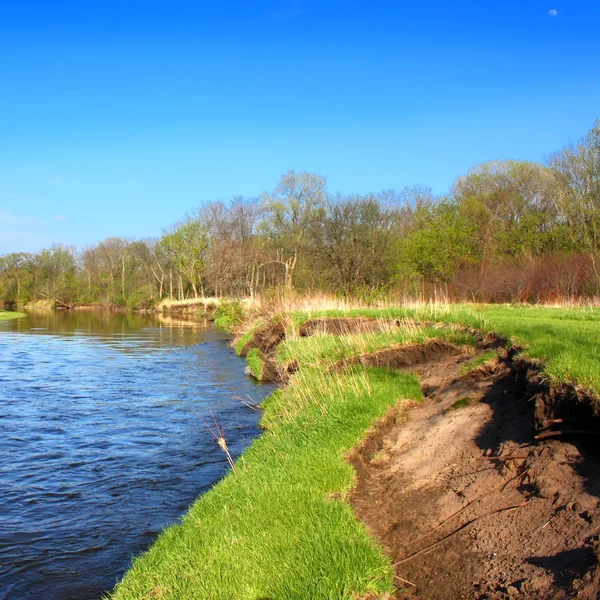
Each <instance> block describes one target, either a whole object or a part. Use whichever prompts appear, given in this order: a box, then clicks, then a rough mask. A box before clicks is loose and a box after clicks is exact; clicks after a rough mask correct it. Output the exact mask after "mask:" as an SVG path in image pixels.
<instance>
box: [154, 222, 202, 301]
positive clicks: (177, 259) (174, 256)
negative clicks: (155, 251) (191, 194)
mask: <svg viewBox="0 0 600 600" xmlns="http://www.w3.org/2000/svg"><path fill="white" fill-rule="evenodd" d="M158 245H159V250H160V251H162V252H164V254H166V255H167V256H168V257H169V259H170V260H171V262H172V264H173V266H174V267H175V269H177V271H178V272H179V274H180V276H182V277H185V278H186V279H187V281H188V282H189V284H190V286H191V287H192V291H193V293H194V298H197V297H198V288H199V287H200V289H201V291H202V294H203V295H204V287H203V282H202V275H203V269H204V265H205V253H206V248H207V245H208V238H207V232H206V227H205V226H204V224H203V223H202V222H201V221H200V219H197V218H192V217H188V218H187V219H185V220H184V221H182V222H181V223H179V224H178V225H176V226H175V228H174V229H173V230H172V231H171V232H170V233H167V234H165V235H163V237H162V238H161V239H160V241H159V243H158ZM179 290H180V292H179V297H180V299H183V283H182V280H181V278H180V286H179Z"/></svg>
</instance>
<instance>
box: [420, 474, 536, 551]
mask: <svg viewBox="0 0 600 600" xmlns="http://www.w3.org/2000/svg"><path fill="white" fill-rule="evenodd" d="M526 473H527V471H524V472H523V473H520V474H519V475H515V476H514V477H511V478H510V479H509V480H508V481H505V482H502V484H501V485H499V486H497V487H495V488H494V489H493V490H491V491H489V492H484V493H482V494H479V496H476V497H475V498H473V500H470V501H469V502H467V503H466V504H465V505H464V506H463V507H462V508H459V509H458V510H457V511H456V512H455V513H452V514H451V515H450V516H449V517H447V518H446V519H444V520H443V521H442V522H441V523H440V524H439V525H437V526H436V527H434V528H433V529H432V530H431V531H430V532H429V533H426V534H425V535H422V536H421V537H420V538H418V539H417V540H415V543H416V542H420V541H421V540H424V539H425V538H428V537H429V536H430V535H432V534H434V533H435V532H436V531H438V530H440V529H441V528H442V527H443V526H444V525H445V524H446V523H447V522H448V521H450V520H452V519H454V517H457V516H458V515H460V513H462V512H464V511H465V510H467V508H469V506H471V504H473V503H475V502H477V501H478V500H481V499H482V498H483V497H485V496H489V495H490V494H493V493H494V492H496V491H497V490H499V489H500V488H502V489H501V490H500V493H502V492H503V491H504V489H505V488H506V486H507V485H508V484H509V483H510V482H511V481H514V480H515V479H519V478H521V477H523V475H525V474H526Z"/></svg>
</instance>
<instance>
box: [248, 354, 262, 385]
mask: <svg viewBox="0 0 600 600" xmlns="http://www.w3.org/2000/svg"><path fill="white" fill-rule="evenodd" d="M246 363H247V364H248V371H250V374H251V375H252V376H253V377H254V378H255V379H258V380H260V378H261V375H262V368H263V361H262V358H261V357H260V351H259V350H258V349H257V348H252V350H250V352H248V356H246Z"/></svg>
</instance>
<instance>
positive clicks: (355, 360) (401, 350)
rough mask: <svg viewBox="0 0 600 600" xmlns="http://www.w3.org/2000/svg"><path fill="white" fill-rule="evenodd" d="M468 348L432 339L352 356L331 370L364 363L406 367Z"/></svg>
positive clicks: (451, 354) (457, 354)
mask: <svg viewBox="0 0 600 600" xmlns="http://www.w3.org/2000/svg"><path fill="white" fill-rule="evenodd" d="M465 352H467V349H465V348H461V347H460V346H457V345H456V344H451V343H450V342H444V341H442V340H431V341H429V342H425V343H424V344H412V345H410V346H407V345H403V346H395V347H393V348H386V349H384V350H377V351H376V352H371V353H369V354H361V355H360V356H352V357H350V358H345V359H342V360H340V361H338V362H337V363H335V364H334V365H333V366H332V367H331V369H330V370H332V371H335V370H337V369H341V368H343V367H345V366H347V365H362V366H365V367H389V368H393V369H406V368H409V367H414V366H416V365H421V364H423V363H427V362H433V361H436V360H440V359H441V358H443V357H447V356H460V355H463V354H465Z"/></svg>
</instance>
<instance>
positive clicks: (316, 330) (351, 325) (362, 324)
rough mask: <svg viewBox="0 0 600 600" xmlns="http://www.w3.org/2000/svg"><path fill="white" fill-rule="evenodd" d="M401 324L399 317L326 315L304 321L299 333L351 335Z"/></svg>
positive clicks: (386, 329) (376, 331) (309, 334)
mask: <svg viewBox="0 0 600 600" xmlns="http://www.w3.org/2000/svg"><path fill="white" fill-rule="evenodd" d="M400 325H401V321H400V320H398V319H368V318H363V317H358V318H350V317H326V318H319V319H309V320H308V321H306V322H305V323H303V325H302V326H301V327H300V329H299V331H298V333H299V334H300V336H301V337H307V336H311V335H318V334H329V335H349V334H352V333H378V332H380V331H389V330H390V329H394V328H398V327H400Z"/></svg>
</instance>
